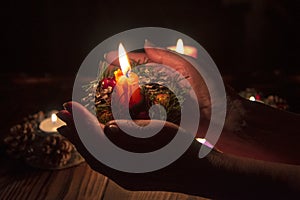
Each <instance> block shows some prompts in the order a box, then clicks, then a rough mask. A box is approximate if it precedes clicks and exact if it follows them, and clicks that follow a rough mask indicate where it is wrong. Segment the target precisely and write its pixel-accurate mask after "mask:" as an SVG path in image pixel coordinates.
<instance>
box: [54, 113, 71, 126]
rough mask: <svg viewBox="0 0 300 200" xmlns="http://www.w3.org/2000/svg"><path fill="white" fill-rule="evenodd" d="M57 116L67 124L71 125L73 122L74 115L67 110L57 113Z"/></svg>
mask: <svg viewBox="0 0 300 200" xmlns="http://www.w3.org/2000/svg"><path fill="white" fill-rule="evenodd" d="M56 115H57V117H58V118H60V119H61V120H62V121H64V122H65V123H66V124H68V125H71V124H73V116H72V114H71V113H70V112H69V111H67V110H61V111H59V112H58V113H57V114H56Z"/></svg>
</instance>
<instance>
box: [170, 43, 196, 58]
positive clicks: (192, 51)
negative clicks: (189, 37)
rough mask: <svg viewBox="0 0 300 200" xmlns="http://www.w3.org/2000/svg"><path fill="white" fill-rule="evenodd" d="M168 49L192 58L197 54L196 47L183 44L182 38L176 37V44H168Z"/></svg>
mask: <svg viewBox="0 0 300 200" xmlns="http://www.w3.org/2000/svg"><path fill="white" fill-rule="evenodd" d="M168 49H170V50H172V51H176V52H177V53H180V54H184V55H187V56H191V57H194V58H197V56H198V52H197V48H195V47H193V46H184V45H183V41H182V39H178V40H177V44H176V46H170V47H168Z"/></svg>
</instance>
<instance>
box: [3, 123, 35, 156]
mask: <svg viewBox="0 0 300 200" xmlns="http://www.w3.org/2000/svg"><path fill="white" fill-rule="evenodd" d="M34 139H35V131H34V128H33V126H32V124H31V123H29V122H24V124H22V125H21V124H17V125H15V126H13V127H12V128H11V129H10V133H9V135H8V136H6V137H5V138H4V143H5V144H6V146H7V153H8V154H9V155H11V156H13V157H17V158H19V157H22V156H24V155H28V153H27V149H28V148H30V147H31V146H32V143H33V141H34Z"/></svg>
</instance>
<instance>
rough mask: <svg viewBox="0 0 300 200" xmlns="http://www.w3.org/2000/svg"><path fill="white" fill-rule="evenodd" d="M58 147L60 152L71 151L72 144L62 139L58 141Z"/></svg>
mask: <svg viewBox="0 0 300 200" xmlns="http://www.w3.org/2000/svg"><path fill="white" fill-rule="evenodd" d="M58 148H59V149H60V150H61V151H62V152H71V151H73V144H71V143H70V142H69V141H68V140H66V139H64V140H62V141H61V142H60V143H59V147H58Z"/></svg>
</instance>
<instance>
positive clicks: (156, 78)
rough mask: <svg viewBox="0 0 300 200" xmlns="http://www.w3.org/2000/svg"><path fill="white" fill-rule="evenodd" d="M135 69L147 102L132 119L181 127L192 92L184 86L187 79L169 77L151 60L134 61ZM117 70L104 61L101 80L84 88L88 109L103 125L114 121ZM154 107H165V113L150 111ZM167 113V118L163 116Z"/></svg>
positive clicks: (135, 109) (136, 109)
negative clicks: (185, 106)
mask: <svg viewBox="0 0 300 200" xmlns="http://www.w3.org/2000/svg"><path fill="white" fill-rule="evenodd" d="M131 66H132V71H134V72H136V73H137V74H138V75H139V85H140V94H141V95H142V96H143V100H142V101H141V102H139V103H136V105H135V106H133V107H132V108H131V109H130V110H129V112H130V115H131V118H132V119H150V118H152V119H162V118H163V119H166V120H167V121H169V122H172V123H175V124H179V122H180V119H181V117H180V116H181V109H183V108H182V103H183V102H184V100H185V97H184V96H185V95H186V94H187V93H188V92H189V88H188V87H183V86H181V85H180V81H182V80H183V79H184V78H182V77H180V76H179V75H174V76H169V74H167V73H166V72H165V71H156V70H155V69H153V68H152V67H151V63H148V64H147V61H143V62H142V63H141V62H140V61H139V62H134V61H131ZM137 66H139V67H137ZM117 69H118V67H113V68H111V66H109V65H108V63H106V62H102V63H101V65H100V70H99V73H98V76H97V79H96V80H94V81H92V82H90V84H88V85H86V86H84V89H85V92H86V93H87V95H86V97H84V98H83V99H82V100H83V102H84V103H85V105H86V107H87V108H88V109H90V110H91V111H95V112H96V116H97V118H98V121H99V122H100V123H103V124H105V123H107V122H108V121H111V120H113V119H114V117H113V115H112V111H111V96H112V92H113V89H114V86H115V85H116V80H115V77H114V72H115V71H116V70H117ZM166 86H168V87H166ZM175 94H176V95H175ZM153 105H161V106H162V107H163V108H164V109H165V112H160V111H161V110H159V109H158V110H157V109H156V110H149V109H150V108H151V106H153ZM164 113H165V114H166V116H162V115H163V114H164Z"/></svg>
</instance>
